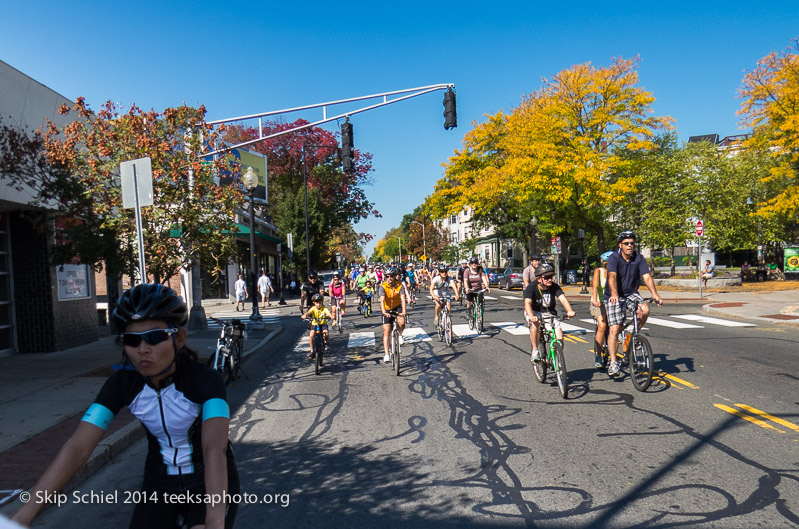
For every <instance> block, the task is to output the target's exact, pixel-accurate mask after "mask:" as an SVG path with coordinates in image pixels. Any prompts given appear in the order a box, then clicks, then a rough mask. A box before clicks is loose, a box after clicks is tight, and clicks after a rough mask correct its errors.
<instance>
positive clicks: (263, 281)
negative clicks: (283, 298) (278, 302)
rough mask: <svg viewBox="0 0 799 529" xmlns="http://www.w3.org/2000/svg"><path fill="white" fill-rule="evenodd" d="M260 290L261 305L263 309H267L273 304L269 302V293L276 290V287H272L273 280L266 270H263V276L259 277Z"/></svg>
mask: <svg viewBox="0 0 799 529" xmlns="http://www.w3.org/2000/svg"><path fill="white" fill-rule="evenodd" d="M258 292H260V293H261V305H262V307H261V308H262V309H265V308H266V307H267V306H268V305H272V304H271V303H270V302H269V293H270V292H271V293H273V294H274V292H275V289H274V288H272V280H271V279H270V278H269V276H268V275H266V271H265V270H261V277H259V278H258Z"/></svg>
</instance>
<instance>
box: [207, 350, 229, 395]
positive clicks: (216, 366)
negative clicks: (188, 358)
mask: <svg viewBox="0 0 799 529" xmlns="http://www.w3.org/2000/svg"><path fill="white" fill-rule="evenodd" d="M208 366H209V367H210V368H211V369H213V370H214V371H216V372H217V373H219V376H221V377H222V382H224V383H225V385H226V386H227V385H228V384H229V383H230V369H229V367H228V365H227V361H226V357H225V353H223V352H222V351H220V350H219V347H217V348H216V351H214V354H212V355H211V356H210V357H209V358H208Z"/></svg>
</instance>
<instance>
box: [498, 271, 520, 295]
mask: <svg viewBox="0 0 799 529" xmlns="http://www.w3.org/2000/svg"><path fill="white" fill-rule="evenodd" d="M523 271H524V269H523V268H506V269H505V271H504V272H503V273H502V275H501V276H499V280H498V281H497V284H498V285H499V288H500V289H505V290H510V289H512V288H516V287H519V288H522V287H523V286H524V282H523V281H522V272H523Z"/></svg>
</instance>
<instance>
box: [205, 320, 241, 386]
mask: <svg viewBox="0 0 799 529" xmlns="http://www.w3.org/2000/svg"><path fill="white" fill-rule="evenodd" d="M209 319H211V320H213V321H215V322H217V323H221V324H222V331H221V332H220V334H219V338H217V340H216V348H215V350H214V354H212V355H211V356H210V358H208V365H209V366H210V367H211V368H212V369H213V370H214V371H216V372H217V373H219V374H220V375H221V376H222V380H223V381H224V382H225V386H227V385H228V384H230V381H231V380H234V379H237V378H238V377H239V371H241V359H242V352H243V344H242V341H243V340H245V339H246V338H247V326H246V325H244V323H242V322H241V320H239V319H236V318H234V319H232V320H230V321H223V320H219V319H216V318H213V317H211V318H209ZM242 374H243V372H242ZM245 376H246V375H245Z"/></svg>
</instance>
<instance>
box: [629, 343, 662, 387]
mask: <svg viewBox="0 0 799 529" xmlns="http://www.w3.org/2000/svg"><path fill="white" fill-rule="evenodd" d="M627 358H629V361H630V380H632V383H633V387H635V389H637V390H638V391H646V390H647V388H648V387H649V385H650V384H651V383H652V376H653V375H654V366H655V361H654V358H653V357H652V346H651V345H649V340H647V339H646V338H644V337H643V336H633V337H631V338H630V345H629V346H628V347H627Z"/></svg>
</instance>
